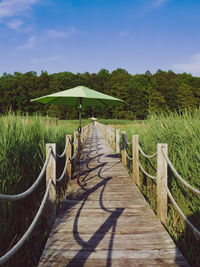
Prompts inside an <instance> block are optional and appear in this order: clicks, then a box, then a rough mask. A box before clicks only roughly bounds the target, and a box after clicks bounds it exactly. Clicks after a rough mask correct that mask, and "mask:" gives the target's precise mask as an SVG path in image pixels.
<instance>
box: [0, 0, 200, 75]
mask: <svg viewBox="0 0 200 267" xmlns="http://www.w3.org/2000/svg"><path fill="white" fill-rule="evenodd" d="M199 13H200V2H199V1H197V0H192V1H186V0H183V1H181V2H180V1H178V0H142V1H141V0H133V1H132V0H126V1H122V0H115V1H114V0H110V1H109V2H108V1H106V0H73V1H72V0H68V1H65V0H60V1H59V3H58V1H55V0H49V1H48V2H47V1H44V0H20V1H19V0H1V1H0V76H1V75H2V74H3V73H5V72H6V73H9V74H13V73H14V72H21V73H26V72H29V71H35V72H37V75H40V74H39V73H41V71H47V73H48V74H53V73H59V72H66V71H67V72H72V73H75V74H76V73H85V72H89V73H97V72H98V71H99V70H101V69H102V68H104V69H107V70H108V71H109V72H112V71H113V70H116V69H117V68H122V69H125V70H126V71H127V72H128V73H130V74H132V75H135V74H144V73H145V72H146V71H147V70H149V71H150V72H151V73H152V74H154V73H156V71H157V70H159V69H160V70H163V71H169V70H171V71H173V72H175V73H177V74H178V73H184V72H185V73H187V74H191V75H192V76H194V77H200V47H199V43H200V35H199V34H198V30H199V29H198V25H200V16H199Z"/></svg>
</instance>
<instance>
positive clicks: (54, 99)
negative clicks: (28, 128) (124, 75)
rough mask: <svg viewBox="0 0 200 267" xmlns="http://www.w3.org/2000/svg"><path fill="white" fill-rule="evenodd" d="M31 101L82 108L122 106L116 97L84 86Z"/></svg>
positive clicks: (121, 102)
mask: <svg viewBox="0 0 200 267" xmlns="http://www.w3.org/2000/svg"><path fill="white" fill-rule="evenodd" d="M80 100H81V101H80ZM31 101H36V102H40V103H43V104H57V105H66V106H77V107H78V106H79V105H80V104H81V106H82V107H83V108H84V107H88V106H97V107H105V106H109V107H112V106H118V105H123V104H124V102H123V101H122V100H120V99H118V98H116V97H113V96H109V95H106V94H103V93H100V92H97V91H95V90H91V89H89V88H87V87H85V86H77V87H74V88H72V89H68V90H64V91H61V92H58V93H55V94H50V95H46V96H42V97H39V98H36V99H32V100H31Z"/></svg>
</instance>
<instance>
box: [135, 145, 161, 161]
mask: <svg viewBox="0 0 200 267" xmlns="http://www.w3.org/2000/svg"><path fill="white" fill-rule="evenodd" d="M137 145H138V149H139V151H140V153H141V154H142V155H143V156H144V157H145V158H154V157H155V156H157V152H155V153H154V154H152V155H147V154H146V153H145V152H144V151H143V150H142V148H141V146H140V144H139V142H137Z"/></svg>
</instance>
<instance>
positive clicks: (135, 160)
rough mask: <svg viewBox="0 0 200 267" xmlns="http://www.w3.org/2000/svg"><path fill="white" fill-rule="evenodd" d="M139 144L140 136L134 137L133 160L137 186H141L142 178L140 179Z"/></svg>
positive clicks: (134, 179)
mask: <svg viewBox="0 0 200 267" xmlns="http://www.w3.org/2000/svg"><path fill="white" fill-rule="evenodd" d="M138 142H139V136H138V135H133V136H132V158H133V174H132V175H133V181H134V182H135V183H136V185H137V186H138V187H139V186H140V178H139V163H138V162H139V151H138Z"/></svg>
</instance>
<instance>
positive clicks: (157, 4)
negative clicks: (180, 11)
mask: <svg viewBox="0 0 200 267" xmlns="http://www.w3.org/2000/svg"><path fill="white" fill-rule="evenodd" d="M168 1H169V0H155V1H154V2H153V5H154V7H160V6H162V5H163V4H165V3H166V2H168Z"/></svg>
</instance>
